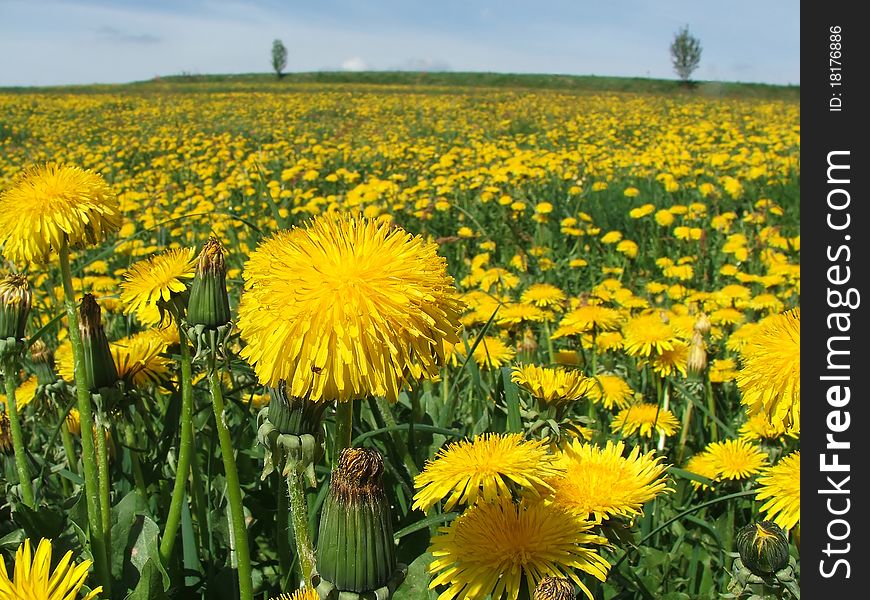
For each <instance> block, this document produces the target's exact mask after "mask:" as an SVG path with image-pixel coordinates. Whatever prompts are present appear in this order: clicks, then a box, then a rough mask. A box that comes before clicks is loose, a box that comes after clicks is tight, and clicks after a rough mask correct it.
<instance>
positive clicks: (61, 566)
mask: <svg viewBox="0 0 870 600" xmlns="http://www.w3.org/2000/svg"><path fill="white" fill-rule="evenodd" d="M14 564H15V568H14V572H13V579H9V573H8V571H7V570H6V563H5V561H4V560H3V559H2V558H0V598H2V599H3V600H71V599H72V598H76V597H77V596H78V594H79V590H81V589H82V586H83V585H84V584H85V579H87V576H88V570H89V569H90V568H91V561H89V560H85V561H82V562H81V563H80V564H78V565H76V564H75V563H74V562H73V561H72V550H69V551H67V553H66V554H64V555H63V558H61V559H60V562H58V563H57V566H56V567H55V568H54V571H53V572H52V569H51V542H50V541H49V540H46V539H42V540H39V545H38V546H37V547H36V554H32V552H31V549H30V539H26V540H24V543H23V544H21V545H20V546H19V547H18V550H17V551H16V552H15V563H14ZM102 591H103V587H102V586H98V587H96V588H95V589H93V590H92V591H91V592H90V593H89V594H88V595H87V596H85V597H84V598H83V599H82V600H91V599H92V598H96V597H97V594H99V593H100V592H102Z"/></svg>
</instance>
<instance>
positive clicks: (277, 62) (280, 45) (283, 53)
mask: <svg viewBox="0 0 870 600" xmlns="http://www.w3.org/2000/svg"><path fill="white" fill-rule="evenodd" d="M286 66H287V47H286V46H285V45H284V42H282V41H281V40H275V41H274V42H272V70H274V71H275V75H277V76H278V78H279V79H280V78H281V76H282V75H283V73H282V71H283V70H284V67H286Z"/></svg>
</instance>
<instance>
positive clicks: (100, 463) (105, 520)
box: [94, 408, 112, 551]
mask: <svg viewBox="0 0 870 600" xmlns="http://www.w3.org/2000/svg"><path fill="white" fill-rule="evenodd" d="M95 423H96V429H95V430H94V431H95V432H96V433H95V434H94V436H95V437H96V443H97V477H98V478H99V480H100V517H101V519H100V524H101V526H102V528H103V543H104V544H105V545H106V550H107V551H109V550H111V548H112V501H111V490H112V482H111V481H110V480H109V453H108V451H107V449H106V434H107V433H108V431H109V430H108V428H107V427H106V423H105V419H104V418H103V413H102V410H101V409H100V408H97V414H96V419H95Z"/></svg>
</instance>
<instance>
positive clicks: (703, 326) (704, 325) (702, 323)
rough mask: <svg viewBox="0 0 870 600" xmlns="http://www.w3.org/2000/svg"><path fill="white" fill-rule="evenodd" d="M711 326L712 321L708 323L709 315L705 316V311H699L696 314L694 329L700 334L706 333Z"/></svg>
mask: <svg viewBox="0 0 870 600" xmlns="http://www.w3.org/2000/svg"><path fill="white" fill-rule="evenodd" d="M711 327H712V323H710V317H708V316H707V314H706V313H701V314H700V315H698V319H697V320H696V321H695V327H694V329H695V331H696V332H698V333H700V334H701V335H707V334H708V333H710V328H711Z"/></svg>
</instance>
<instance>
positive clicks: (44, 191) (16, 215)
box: [0, 163, 121, 263]
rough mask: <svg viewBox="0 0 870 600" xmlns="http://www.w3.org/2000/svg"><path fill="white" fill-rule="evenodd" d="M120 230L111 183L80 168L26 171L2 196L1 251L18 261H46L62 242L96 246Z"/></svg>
mask: <svg viewBox="0 0 870 600" xmlns="http://www.w3.org/2000/svg"><path fill="white" fill-rule="evenodd" d="M120 226H121V211H120V208H119V205H118V201H117V199H116V198H115V196H114V194H113V193H112V191H111V189H110V188H109V185H108V184H107V183H106V182H105V180H103V178H102V177H101V176H100V175H99V174H97V173H94V172H92V171H87V170H84V169H80V168H79V167H75V166H71V165H59V164H52V163H49V164H45V165H40V166H33V167H30V168H28V169H25V170H24V171H23V172H22V173H21V174H20V175H19V176H18V177H17V178H16V179H15V181H14V182H13V184H12V187H11V188H10V189H8V190H7V191H6V192H4V193H3V194H2V195H0V247H2V249H3V254H4V255H5V256H6V258H8V259H10V260H12V261H14V262H17V263H27V262H30V261H33V262H45V260H46V259H47V258H48V254H49V253H50V252H51V251H52V250H54V251H55V252H57V251H59V250H60V248H61V247H62V246H63V244H64V240H67V243H68V244H69V245H70V246H84V245H93V244H97V243H99V242H101V241H102V240H103V239H104V238H105V237H106V236H107V235H108V234H109V233H112V232H114V231H117V230H118V229H119V228H120Z"/></svg>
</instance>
